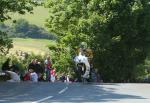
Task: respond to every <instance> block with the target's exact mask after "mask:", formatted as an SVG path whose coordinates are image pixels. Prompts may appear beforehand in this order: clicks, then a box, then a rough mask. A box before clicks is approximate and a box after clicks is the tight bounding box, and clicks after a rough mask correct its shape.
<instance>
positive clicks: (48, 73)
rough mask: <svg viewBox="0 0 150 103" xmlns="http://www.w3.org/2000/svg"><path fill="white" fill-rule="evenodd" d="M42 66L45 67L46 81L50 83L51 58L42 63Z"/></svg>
mask: <svg viewBox="0 0 150 103" xmlns="http://www.w3.org/2000/svg"><path fill="white" fill-rule="evenodd" d="M44 65H45V72H46V80H47V81H51V74H50V71H51V68H52V61H51V58H50V57H49V56H48V57H47V58H46V60H45V61H44Z"/></svg>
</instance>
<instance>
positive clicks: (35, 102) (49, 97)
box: [32, 96, 54, 103]
mask: <svg viewBox="0 0 150 103" xmlns="http://www.w3.org/2000/svg"><path fill="white" fill-rule="evenodd" d="M53 97H54V96H48V97H46V98H43V99H40V100H38V101H34V102H32V103H40V102H43V101H45V100H47V99H51V98H53Z"/></svg>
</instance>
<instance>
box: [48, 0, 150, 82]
mask: <svg viewBox="0 0 150 103" xmlns="http://www.w3.org/2000/svg"><path fill="white" fill-rule="evenodd" d="M46 6H47V7H49V8H50V12H49V14H50V16H49V18H48V19H47V27H49V30H50V31H51V32H54V33H55V34H57V35H58V36H59V37H60V41H61V42H63V43H65V44H66V45H71V46H72V47H74V46H75V45H77V44H79V43H80V42H81V41H86V42H87V43H88V44H89V45H90V46H91V48H93V50H94V54H95V56H94V63H95V65H96V66H97V68H99V70H100V72H101V75H102V77H103V79H104V80H105V81H110V80H111V79H112V80H115V81H122V80H128V79H130V80H134V79H135V78H136V77H135V75H134V71H135V69H136V66H137V65H138V64H141V63H143V62H144V60H145V58H146V56H147V53H148V52H149V50H148V49H149V46H150V2H149V0H47V3H46Z"/></svg>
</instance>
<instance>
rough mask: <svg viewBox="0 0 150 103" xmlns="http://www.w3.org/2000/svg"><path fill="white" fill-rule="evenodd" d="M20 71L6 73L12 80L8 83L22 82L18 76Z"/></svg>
mask: <svg viewBox="0 0 150 103" xmlns="http://www.w3.org/2000/svg"><path fill="white" fill-rule="evenodd" d="M18 73H19V72H18V71H6V74H8V75H9V76H10V78H11V79H10V80H7V81H8V82H20V77H19V75H18Z"/></svg>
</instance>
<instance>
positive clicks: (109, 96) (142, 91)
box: [0, 82, 150, 103]
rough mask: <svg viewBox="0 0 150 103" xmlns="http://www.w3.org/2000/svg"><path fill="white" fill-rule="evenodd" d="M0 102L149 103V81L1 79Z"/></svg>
mask: <svg viewBox="0 0 150 103" xmlns="http://www.w3.org/2000/svg"><path fill="white" fill-rule="evenodd" d="M0 103H150V84H141V83H139V84H128V83H127V84H126V83H122V84H115V83H114V84H110V83H103V84H82V83H70V84H66V83H47V82H40V83H27V82H21V83H6V82H0Z"/></svg>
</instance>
